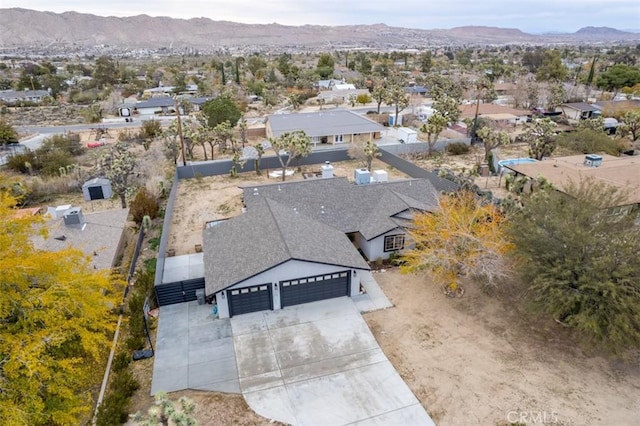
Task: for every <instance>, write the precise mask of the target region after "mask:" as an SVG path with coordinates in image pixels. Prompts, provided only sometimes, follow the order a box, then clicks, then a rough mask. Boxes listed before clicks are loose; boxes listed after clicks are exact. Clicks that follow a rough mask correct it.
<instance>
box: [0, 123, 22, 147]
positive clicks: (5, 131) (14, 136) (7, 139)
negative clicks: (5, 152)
mask: <svg viewBox="0 0 640 426" xmlns="http://www.w3.org/2000/svg"><path fill="white" fill-rule="evenodd" d="M18 142H19V140H18V132H16V129H14V128H13V126H12V125H11V124H9V123H7V122H6V121H4V120H2V119H0V145H8V144H10V143H18Z"/></svg>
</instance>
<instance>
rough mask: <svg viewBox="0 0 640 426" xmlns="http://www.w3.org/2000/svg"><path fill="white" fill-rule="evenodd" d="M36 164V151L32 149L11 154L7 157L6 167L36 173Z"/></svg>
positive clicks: (24, 172) (21, 171) (20, 171)
mask: <svg viewBox="0 0 640 426" xmlns="http://www.w3.org/2000/svg"><path fill="white" fill-rule="evenodd" d="M36 165H37V160H36V153H35V152H33V151H27V152H22V153H16V154H11V155H10V156H9V157H8V158H7V167H8V168H9V169H11V170H13V171H15V172H18V173H23V174H32V173H37V171H38V170H37V169H36V168H35V167H36Z"/></svg>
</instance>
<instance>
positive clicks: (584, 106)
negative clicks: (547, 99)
mask: <svg viewBox="0 0 640 426" xmlns="http://www.w3.org/2000/svg"><path fill="white" fill-rule="evenodd" d="M556 111H557V112H562V113H563V114H564V115H565V116H566V117H567V118H568V119H569V120H576V121H577V120H586V119H588V118H594V117H595V116H597V115H600V110H599V109H598V108H596V107H595V106H594V105H592V104H588V103H586V102H573V103H567V104H561V105H559V106H557V107H556Z"/></svg>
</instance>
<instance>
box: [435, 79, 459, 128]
mask: <svg viewBox="0 0 640 426" xmlns="http://www.w3.org/2000/svg"><path fill="white" fill-rule="evenodd" d="M428 83H429V85H430V86H431V97H432V98H433V109H434V110H436V111H438V112H439V113H440V115H442V116H443V117H445V118H446V119H447V122H448V123H455V122H457V121H458V119H459V118H460V114H461V111H460V105H461V104H462V99H463V97H464V93H463V92H464V86H465V85H464V83H463V82H455V81H453V80H452V79H451V78H448V77H444V76H441V75H436V74H434V75H432V76H429V80H428Z"/></svg>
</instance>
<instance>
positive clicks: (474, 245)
mask: <svg viewBox="0 0 640 426" xmlns="http://www.w3.org/2000/svg"><path fill="white" fill-rule="evenodd" d="M504 226H505V218H504V216H503V215H502V214H501V213H500V211H499V210H498V208H497V207H496V206H495V205H493V204H489V203H481V202H480V201H479V200H478V199H477V198H476V195H475V194H474V193H472V192H467V191H462V192H458V193H455V194H448V195H442V196H440V199H439V201H438V208H437V210H436V211H434V212H424V213H417V214H414V218H413V226H411V227H410V228H409V230H408V235H409V238H410V241H411V243H412V244H413V245H414V248H412V249H411V250H408V251H407V252H406V253H404V254H403V255H402V260H403V261H404V264H403V266H401V269H400V270H401V272H403V273H409V272H411V273H418V272H426V271H431V272H432V273H433V276H434V278H435V279H436V280H437V281H438V282H439V283H440V284H442V285H443V286H444V290H445V292H446V293H447V294H452V295H453V294H460V276H461V275H470V276H474V277H476V278H478V279H480V280H481V281H482V282H484V283H485V284H486V285H491V286H495V285H497V283H498V281H499V280H500V279H501V278H504V277H505V276H506V275H507V273H508V270H507V268H506V266H505V263H504V255H505V254H506V253H508V252H509V250H510V249H511V244H510V243H509V241H508V240H507V239H506V237H505V235H504Z"/></svg>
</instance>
